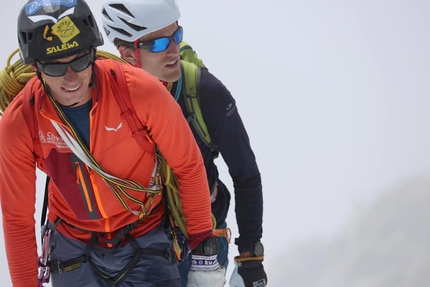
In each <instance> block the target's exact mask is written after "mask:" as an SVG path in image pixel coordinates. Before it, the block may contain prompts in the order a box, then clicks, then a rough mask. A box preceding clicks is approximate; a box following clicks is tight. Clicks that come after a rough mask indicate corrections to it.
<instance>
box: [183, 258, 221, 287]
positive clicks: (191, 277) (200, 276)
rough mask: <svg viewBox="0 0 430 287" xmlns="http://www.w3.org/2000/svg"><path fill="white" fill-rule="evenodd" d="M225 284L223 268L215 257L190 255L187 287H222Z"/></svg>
mask: <svg viewBox="0 0 430 287" xmlns="http://www.w3.org/2000/svg"><path fill="white" fill-rule="evenodd" d="M225 282H226V280H225V268H224V267H222V266H220V265H219V264H218V260H217V256H216V255H211V256H206V255H194V254H192V255H191V270H190V272H189V273H188V283H187V287H223V286H224V284H225Z"/></svg>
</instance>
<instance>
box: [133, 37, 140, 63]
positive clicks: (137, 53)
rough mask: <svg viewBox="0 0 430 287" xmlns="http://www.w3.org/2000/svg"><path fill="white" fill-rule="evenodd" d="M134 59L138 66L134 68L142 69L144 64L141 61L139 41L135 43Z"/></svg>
mask: <svg viewBox="0 0 430 287" xmlns="http://www.w3.org/2000/svg"><path fill="white" fill-rule="evenodd" d="M134 58H135V60H136V64H135V65H134V66H135V67H137V68H142V64H141V63H140V60H139V40H136V41H134Z"/></svg>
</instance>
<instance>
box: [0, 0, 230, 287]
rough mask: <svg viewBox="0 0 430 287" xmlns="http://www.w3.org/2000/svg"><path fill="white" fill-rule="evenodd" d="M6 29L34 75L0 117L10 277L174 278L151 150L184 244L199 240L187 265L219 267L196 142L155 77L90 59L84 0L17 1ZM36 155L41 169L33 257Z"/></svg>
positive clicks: (82, 280) (169, 282) (78, 280)
mask: <svg viewBox="0 0 430 287" xmlns="http://www.w3.org/2000/svg"><path fill="white" fill-rule="evenodd" d="M18 41H19V47H20V55H21V59H22V61H23V62H24V63H25V64H32V65H33V67H34V69H35V71H36V76H35V79H34V80H30V82H29V83H28V84H27V86H26V87H25V88H24V90H23V91H22V92H21V93H19V94H18V95H17V96H16V97H15V99H14V100H13V101H12V102H11V104H10V105H9V107H8V108H7V109H6V111H5V113H4V115H3V117H2V120H1V121H0V138H1V139H2V140H1V141H0V196H1V208H2V213H3V230H4V236H5V244H6V252H7V259H8V264H9V270H10V275H11V279H12V283H13V286H15V287H17V286H18V287H19V286H25V287H28V286H30V287H32V286H42V285H43V283H44V282H46V281H48V280H49V272H50V271H51V272H52V274H51V275H52V276H51V278H52V286H113V285H115V286H142V287H143V286H180V283H179V274H178V271H177V268H176V264H175V260H174V259H175V258H174V256H172V254H171V252H169V251H170V250H171V249H172V243H171V241H169V239H168V238H167V236H166V234H165V231H164V229H163V226H164V224H163V220H164V204H163V199H162V193H161V191H162V188H163V187H162V184H161V179H160V174H159V160H158V159H159V153H158V151H159V152H160V153H161V154H162V155H163V156H164V158H165V159H166V161H167V162H168V163H169V166H170V167H171V168H172V169H173V171H174V172H175V174H176V176H177V180H178V185H179V190H180V198H181V203H182V207H183V213H184V217H185V219H186V223H187V226H186V228H187V233H188V239H189V245H190V248H191V249H192V250H204V251H205V252H202V253H201V254H199V256H200V258H201V260H202V262H204V263H205V264H210V265H211V266H212V268H210V269H207V268H206V269H199V268H197V269H196V270H200V272H197V273H198V275H199V276H202V277H206V278H213V277H216V276H218V274H220V275H219V276H224V273H225V270H223V268H221V267H219V264H218V263H217V261H216V251H217V246H216V244H214V239H213V235H212V219H211V202H210V197H209V188H208V184H207V178H206V173H205V168H204V165H203V160H202V157H201V154H200V152H199V149H198V146H197V144H196V143H195V140H194V137H193V135H192V133H191V131H190V128H189V126H188V124H187V122H186V121H185V119H184V118H183V116H182V112H181V109H180V107H179V106H178V105H177V103H176V102H175V100H174V99H173V98H172V97H171V96H170V94H169V92H168V91H167V90H166V89H165V87H163V85H162V84H161V83H160V82H159V81H158V79H156V78H155V77H152V76H150V75H149V74H148V73H146V72H145V71H143V70H142V69H136V68H133V67H131V66H129V65H123V66H122V70H121V71H120V72H121V73H122V72H123V73H124V78H125V82H124V85H125V86H126V88H124V89H121V87H120V86H119V85H120V84H119V81H120V80H119V77H118V79H116V78H114V77H113V76H112V74H114V73H115V69H113V68H110V67H115V64H113V63H112V60H96V57H95V55H96V47H97V46H100V45H102V44H103V39H102V36H101V34H100V32H99V30H98V27H97V24H96V21H95V20H94V17H93V14H92V12H91V10H90V9H89V7H88V5H87V3H86V2H85V1H84V0H70V1H52V2H51V1H43V0H33V1H30V2H28V3H27V4H26V5H25V6H24V7H23V8H22V9H21V11H20V14H19V18H18ZM127 90H128V91H127ZM119 97H129V98H130V101H131V105H132V106H133V107H134V110H135V111H134V112H135V114H136V116H137V117H138V118H139V120H140V121H141V122H142V124H143V125H144V126H145V127H146V129H147V131H148V134H147V137H146V138H147V146H148V147H150V148H148V149H145V150H144V149H143V148H142V147H141V146H140V145H139V144H138V142H137V141H136V139H135V138H134V136H135V135H134V134H133V133H132V132H133V129H132V128H131V126H130V125H129V124H128V122H127V121H126V120H125V117H124V113H123V111H122V109H121V107H120V106H119V104H118V99H119ZM28 111H30V112H28ZM29 118H30V119H31V120H30V122H34V124H35V125H36V130H37V132H36V133H35V134H37V140H39V141H40V147H41V150H37V148H36V144H35V135H34V134H32V132H31V127H29V125H28V122H29ZM36 164H37V166H38V167H39V168H40V169H41V170H42V171H44V172H45V173H46V174H47V175H48V176H49V177H50V179H51V181H50V184H49V193H48V194H49V214H48V219H49V222H48V224H47V226H45V227H46V228H45V230H44V232H43V235H44V236H43V238H44V240H43V248H42V255H43V256H42V257H39V260H38V259H37V258H38V256H37V246H36V240H35V236H34V235H35V228H34V223H35V222H34V212H35V209H34V205H35V194H36V190H35V181H36V176H35V168H36ZM196 203H198V204H196ZM215 243H216V241H215ZM38 263H39V264H38ZM196 264H197V263H196ZM38 268H40V270H42V271H43V272H44V273H41V274H39V280H38V274H37V269H38Z"/></svg>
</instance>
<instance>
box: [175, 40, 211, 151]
mask: <svg viewBox="0 0 430 287" xmlns="http://www.w3.org/2000/svg"><path fill="white" fill-rule="evenodd" d="M180 53H181V60H182V61H181V70H182V77H183V79H184V82H183V86H182V93H183V94H184V95H185V108H186V110H187V113H188V115H187V120H188V122H191V124H192V126H193V127H194V129H195V130H196V131H197V133H198V135H199V137H200V138H201V139H202V140H203V142H204V143H205V144H206V145H207V146H208V147H209V148H210V149H211V150H212V151H213V152H214V153H216V154H218V148H217V146H216V145H215V144H214V143H213V142H212V139H211V136H210V134H209V131H208V128H207V126H206V123H205V121H204V120H203V115H202V111H201V109H200V93H199V83H200V67H205V65H204V63H203V61H202V60H201V59H200V58H199V57H198V56H197V54H196V52H195V51H194V50H193V48H192V47H191V46H190V45H188V44H187V43H186V42H184V41H182V42H181V45H180Z"/></svg>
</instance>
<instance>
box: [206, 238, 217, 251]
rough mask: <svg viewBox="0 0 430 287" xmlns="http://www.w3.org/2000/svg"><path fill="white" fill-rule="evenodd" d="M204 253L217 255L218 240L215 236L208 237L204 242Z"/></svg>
mask: <svg viewBox="0 0 430 287" xmlns="http://www.w3.org/2000/svg"><path fill="white" fill-rule="evenodd" d="M203 248H204V253H205V254H206V255H215V254H218V249H219V247H218V241H216V239H215V238H208V239H206V241H205V244H204V247H203Z"/></svg>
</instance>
